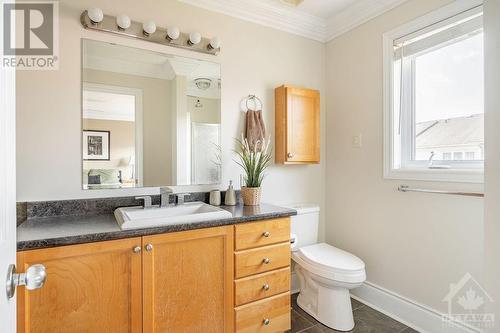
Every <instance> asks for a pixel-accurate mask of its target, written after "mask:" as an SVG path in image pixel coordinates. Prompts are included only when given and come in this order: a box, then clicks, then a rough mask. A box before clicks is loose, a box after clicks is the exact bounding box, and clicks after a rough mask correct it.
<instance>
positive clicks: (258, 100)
mask: <svg viewBox="0 0 500 333" xmlns="http://www.w3.org/2000/svg"><path fill="white" fill-rule="evenodd" d="M249 101H252V102H253V104H254V109H251V108H250V107H249V106H248V102H249ZM257 102H258V103H257ZM258 104H260V110H262V101H261V100H260V98H258V97H257V96H255V95H248V96H247V98H246V101H245V106H246V108H247V111H248V110H252V111H258V110H259V109H258V108H257V107H258Z"/></svg>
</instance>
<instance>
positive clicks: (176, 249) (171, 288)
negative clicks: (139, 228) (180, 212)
mask: <svg viewBox="0 0 500 333" xmlns="http://www.w3.org/2000/svg"><path fill="white" fill-rule="evenodd" d="M233 247H234V245H233V227H232V226H224V227H216V228H208V229H200V230H192V231H184V232H176V233H171V234H163V235H153V236H145V237H143V248H144V249H148V248H149V251H147V250H145V251H144V254H143V279H144V290H143V293H144V317H143V320H144V321H143V323H144V333H153V332H155V333H163V332H169V333H179V332H190V333H191V332H200V333H209V332H213V333H221V332H227V333H229V332H233V321H234V318H233V313H232V312H233Z"/></svg>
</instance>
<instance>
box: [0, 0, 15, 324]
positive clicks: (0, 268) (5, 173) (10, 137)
mask: <svg viewBox="0 0 500 333" xmlns="http://www.w3.org/2000/svg"><path fill="white" fill-rule="evenodd" d="M2 5H3V1H2ZM0 25H3V24H0ZM2 30H3V27H0V36H3V31H2ZM1 44H3V41H2V43H1ZM2 47H3V46H2ZM2 55H3V50H2ZM15 86H16V85H15V71H13V70H4V69H2V68H0V323H1V324H0V326H1V327H2V328H1V330H2V332H6V333H11V332H12V333H14V332H15V328H16V302H15V297H12V298H7V292H6V285H7V284H6V276H7V270H8V268H9V265H10V264H15V262H16V109H15V97H16V96H15Z"/></svg>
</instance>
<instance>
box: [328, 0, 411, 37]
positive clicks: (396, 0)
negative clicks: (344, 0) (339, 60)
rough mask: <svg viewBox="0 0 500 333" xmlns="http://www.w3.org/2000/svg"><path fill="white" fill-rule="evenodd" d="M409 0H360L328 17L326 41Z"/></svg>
mask: <svg viewBox="0 0 500 333" xmlns="http://www.w3.org/2000/svg"><path fill="white" fill-rule="evenodd" d="M406 1H408V0H377V1H374V0H359V1H357V2H355V3H354V4H352V5H351V6H349V7H347V8H346V9H344V10H343V11H341V12H339V13H337V14H335V15H333V16H332V17H330V18H329V19H328V24H327V32H326V41H331V40H332V39H334V38H336V37H338V36H340V35H342V34H345V33H346V32H348V31H350V30H352V29H354V28H356V27H358V26H360V25H362V24H363V23H366V22H368V21H370V20H371V19H373V18H375V17H377V16H379V15H382V14H383V13H385V12H387V11H389V10H391V9H393V8H395V7H397V6H399V5H401V4H402V3H404V2H406Z"/></svg>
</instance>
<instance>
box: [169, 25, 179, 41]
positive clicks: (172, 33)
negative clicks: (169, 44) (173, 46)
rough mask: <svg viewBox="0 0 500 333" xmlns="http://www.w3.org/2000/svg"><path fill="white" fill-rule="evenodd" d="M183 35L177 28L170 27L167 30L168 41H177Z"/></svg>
mask: <svg viewBox="0 0 500 333" xmlns="http://www.w3.org/2000/svg"><path fill="white" fill-rule="evenodd" d="M180 35H181V32H180V31H179V28H177V27H168V28H167V39H168V40H171V41H172V40H176V39H177V38H179V36H180Z"/></svg>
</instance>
